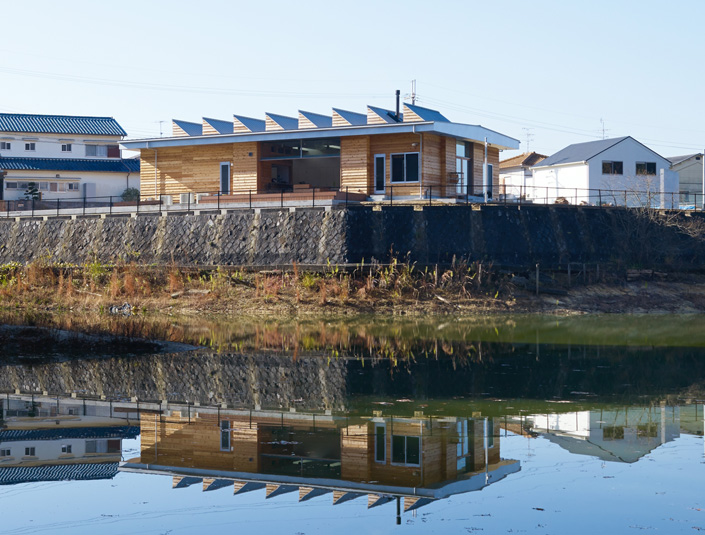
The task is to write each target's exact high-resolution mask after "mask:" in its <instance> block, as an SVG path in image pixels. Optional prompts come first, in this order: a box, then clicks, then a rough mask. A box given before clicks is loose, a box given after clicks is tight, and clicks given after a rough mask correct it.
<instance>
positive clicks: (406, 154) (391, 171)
mask: <svg viewBox="0 0 705 535" xmlns="http://www.w3.org/2000/svg"><path fill="white" fill-rule="evenodd" d="M395 156H402V157H403V159H402V161H403V164H404V166H403V171H402V175H403V178H402V179H401V180H395V179H394V157H395ZM409 156H416V178H415V179H413V180H409V177H408V163H407V159H408V157H409ZM420 180H421V153H420V152H418V151H417V152H393V153H391V154H390V155H389V182H390V183H391V184H418V183H419V181H420Z"/></svg>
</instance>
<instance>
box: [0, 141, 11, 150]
mask: <svg viewBox="0 0 705 535" xmlns="http://www.w3.org/2000/svg"><path fill="white" fill-rule="evenodd" d="M0 150H12V141H0Z"/></svg>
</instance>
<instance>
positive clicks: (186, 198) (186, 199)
mask: <svg viewBox="0 0 705 535" xmlns="http://www.w3.org/2000/svg"><path fill="white" fill-rule="evenodd" d="M193 201H194V196H193V193H182V194H180V195H179V202H180V203H181V204H189V203H191V204H193Z"/></svg>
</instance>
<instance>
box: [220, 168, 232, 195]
mask: <svg viewBox="0 0 705 535" xmlns="http://www.w3.org/2000/svg"><path fill="white" fill-rule="evenodd" d="M225 167H227V169H228V183H227V186H228V187H227V188H224V187H223V186H224V185H225V184H224V181H223V178H224V177H223V168H225ZM218 169H219V170H220V173H219V175H218V183H219V186H218V190H219V191H220V193H222V194H223V195H229V194H230V186H231V183H232V180H233V175H232V167H231V165H230V162H220V167H218Z"/></svg>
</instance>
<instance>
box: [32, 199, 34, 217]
mask: <svg viewBox="0 0 705 535" xmlns="http://www.w3.org/2000/svg"><path fill="white" fill-rule="evenodd" d="M32 217H34V199H32Z"/></svg>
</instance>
